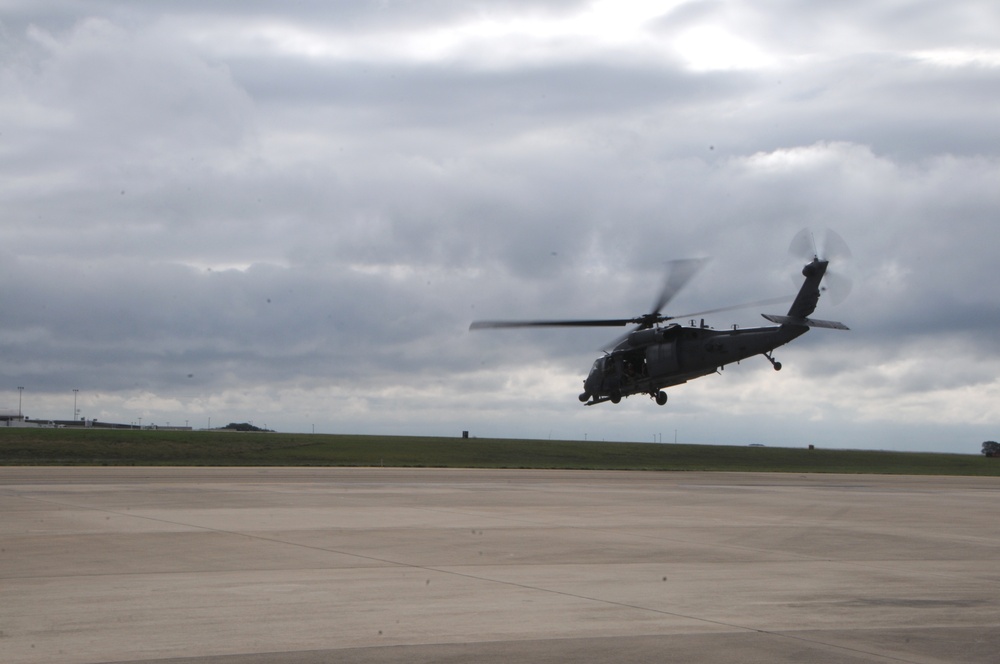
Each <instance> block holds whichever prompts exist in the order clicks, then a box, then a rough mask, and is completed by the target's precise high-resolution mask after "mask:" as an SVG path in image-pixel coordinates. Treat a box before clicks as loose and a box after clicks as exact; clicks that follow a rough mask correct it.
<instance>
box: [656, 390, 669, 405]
mask: <svg viewBox="0 0 1000 664" xmlns="http://www.w3.org/2000/svg"><path fill="white" fill-rule="evenodd" d="M656 404H657V405H658V406H665V405H666V404H667V393H666V392H664V391H663V390H660V391H659V392H657V393H656Z"/></svg>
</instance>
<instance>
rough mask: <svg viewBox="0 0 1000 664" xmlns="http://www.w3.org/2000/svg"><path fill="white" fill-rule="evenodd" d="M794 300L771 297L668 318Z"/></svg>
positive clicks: (701, 314)
mask: <svg viewBox="0 0 1000 664" xmlns="http://www.w3.org/2000/svg"><path fill="white" fill-rule="evenodd" d="M794 299H795V296H794V295H785V296H783V297H771V298H768V299H766V300H756V301H755V302H744V303H743V304H734V305H731V306H728V307H719V308H717V309H706V310H704V311H695V312H692V313H690V314H678V315H676V316H670V318H691V317H693V316H707V315H708V314H717V313H720V312H723V311H736V310H737V309H750V308H752V307H763V306H767V305H769V304H782V303H783V302H791V301H792V300H794Z"/></svg>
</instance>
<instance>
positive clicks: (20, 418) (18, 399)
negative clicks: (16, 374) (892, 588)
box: [17, 386, 24, 422]
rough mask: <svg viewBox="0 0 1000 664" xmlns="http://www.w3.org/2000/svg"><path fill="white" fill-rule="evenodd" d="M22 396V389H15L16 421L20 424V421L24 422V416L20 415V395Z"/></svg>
mask: <svg viewBox="0 0 1000 664" xmlns="http://www.w3.org/2000/svg"><path fill="white" fill-rule="evenodd" d="M22 394H24V388H23V387H20V386H19V387H18V388H17V420H18V422H21V421H23V420H24V416H23V415H21V395H22Z"/></svg>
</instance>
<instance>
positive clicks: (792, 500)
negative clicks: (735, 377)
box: [0, 467, 1000, 664]
mask: <svg viewBox="0 0 1000 664" xmlns="http://www.w3.org/2000/svg"><path fill="white" fill-rule="evenodd" d="M998 505H1000V480H998V479H997V478H953V477H888V476H867V475H866V476H844V475H793V474H788V475H785V474H734V473H659V472H575V471H490V470H439V469H413V470H409V469H407V470H401V469H343V468H323V469H314V468H313V469H309V468H39V467H26V468H20V467H18V468H13V467H4V468H0V662H4V663H6V664H34V663H45V664H58V663H91V662H105V663H106V662H149V661H153V660H156V661H159V662H161V664H162V663H163V662H175V663H181V662H183V663H184V664H193V663H195V662H197V663H201V664H207V663H211V664H263V663H265V662H268V663H271V662H274V663H277V664H317V663H319V662H333V661H336V662H344V663H348V664H351V663H361V662H390V663H393V662H398V663H402V662H406V663H414V662H416V663H420V662H471V661H475V662H485V663H492V662H511V661H525V662H570V661H572V662H616V663H622V662H685V663H694V664H697V663H700V662H713V663H719V662H723V663H726V662H741V663H748V662H762V663H763V662H767V663H769V664H771V663H775V662H796V663H799V662H811V663H816V664H848V663H851V664H853V663H858V662H897V663H898V662H920V663H930V662H949V663H954V662H982V663H987V662H988V663H991V664H992V663H995V662H998V661H1000V518H998V517H997V506H998Z"/></svg>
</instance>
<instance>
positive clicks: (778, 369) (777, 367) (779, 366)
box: [774, 362, 781, 371]
mask: <svg viewBox="0 0 1000 664" xmlns="http://www.w3.org/2000/svg"><path fill="white" fill-rule="evenodd" d="M774 370H775V371H781V362H775V363H774Z"/></svg>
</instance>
